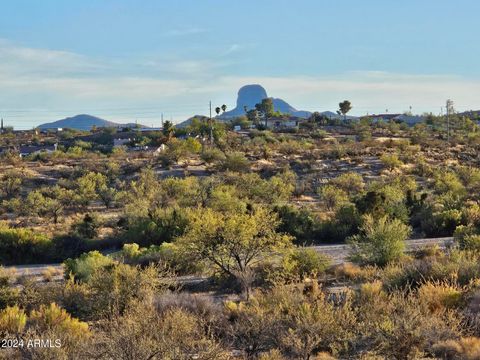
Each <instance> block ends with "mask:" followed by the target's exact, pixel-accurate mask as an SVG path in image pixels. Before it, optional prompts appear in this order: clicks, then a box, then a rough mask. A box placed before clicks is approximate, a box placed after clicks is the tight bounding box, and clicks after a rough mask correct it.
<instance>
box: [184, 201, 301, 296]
mask: <svg viewBox="0 0 480 360" xmlns="http://www.w3.org/2000/svg"><path fill="white" fill-rule="evenodd" d="M278 225H279V222H278V219H277V218H276V216H275V215H274V214H273V213H271V212H270V211H268V210H267V209H265V208H262V207H258V208H256V209H255V210H254V211H253V213H242V212H238V213H228V212H217V211H213V210H211V209H201V210H197V211H195V212H193V213H192V218H191V222H190V225H189V227H188V230H187V232H186V233H185V234H184V235H183V236H182V237H181V238H178V239H177V244H178V245H179V246H180V248H181V249H182V250H183V251H185V253H186V254H188V255H193V256H196V257H198V258H200V259H202V260H205V261H208V262H209V263H211V264H212V265H213V266H215V267H217V268H218V269H219V270H220V271H222V272H224V273H225V274H227V275H230V276H233V277H235V278H236V279H237V280H238V281H239V282H240V284H241V285H242V288H243V290H244V291H245V293H246V295H247V298H248V295H249V290H250V286H251V284H252V281H253V280H254V271H253V269H254V267H255V265H257V264H258V263H259V262H260V261H261V260H263V259H265V258H266V257H268V256H272V255H273V254H274V253H276V252H278V251H280V250H283V249H284V248H286V247H289V246H290V245H291V240H292V239H291V238H290V237H289V236H287V235H283V234H279V233H277V232H276V228H277V227H278Z"/></svg>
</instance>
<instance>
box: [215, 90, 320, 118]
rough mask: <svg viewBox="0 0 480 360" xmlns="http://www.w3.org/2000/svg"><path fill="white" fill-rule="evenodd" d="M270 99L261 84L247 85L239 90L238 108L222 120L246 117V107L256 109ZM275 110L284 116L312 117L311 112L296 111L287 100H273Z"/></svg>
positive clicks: (226, 113) (226, 114) (224, 115)
mask: <svg viewBox="0 0 480 360" xmlns="http://www.w3.org/2000/svg"><path fill="white" fill-rule="evenodd" d="M266 98H268V95H267V91H266V90H265V88H264V87H263V86H261V85H259V84H250V85H245V86H242V87H241V88H240V90H238V96H237V106H236V107H235V109H232V110H230V111H227V112H225V113H224V114H222V115H221V116H220V117H221V118H232V117H237V116H241V115H245V107H246V108H247V110H251V109H254V108H255V104H258V103H261V102H262V100H263V99H266ZM272 101H273V108H274V110H275V111H280V112H281V113H284V114H290V115H294V116H299V117H308V116H310V114H311V113H310V112H309V111H301V110H297V109H295V108H294V107H293V106H291V105H290V104H289V103H287V102H286V101H285V100H282V99H278V98H272Z"/></svg>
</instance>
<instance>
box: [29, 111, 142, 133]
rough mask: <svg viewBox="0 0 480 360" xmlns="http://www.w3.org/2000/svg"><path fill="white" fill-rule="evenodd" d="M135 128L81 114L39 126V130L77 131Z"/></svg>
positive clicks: (130, 125)
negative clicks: (100, 128)
mask: <svg viewBox="0 0 480 360" xmlns="http://www.w3.org/2000/svg"><path fill="white" fill-rule="evenodd" d="M118 126H122V127H133V126H135V124H118V123H115V122H112V121H108V120H105V119H102V118H99V117H96V116H92V115H87V114H80V115H75V116H72V117H67V118H65V119H61V120H57V121H53V122H50V123H45V124H42V125H39V126H38V128H39V129H57V128H69V129H76V130H90V129H92V127H118Z"/></svg>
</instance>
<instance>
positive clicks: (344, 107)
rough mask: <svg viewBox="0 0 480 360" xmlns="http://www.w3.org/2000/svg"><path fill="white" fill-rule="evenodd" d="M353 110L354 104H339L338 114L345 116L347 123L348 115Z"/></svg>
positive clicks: (347, 102) (344, 102)
mask: <svg viewBox="0 0 480 360" xmlns="http://www.w3.org/2000/svg"><path fill="white" fill-rule="evenodd" d="M350 110H352V104H351V103H350V101H348V100H344V101H342V102H341V103H340V104H338V114H342V115H343V120H345V121H347V114H348V112H349V111H350Z"/></svg>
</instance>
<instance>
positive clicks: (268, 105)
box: [255, 98, 274, 127]
mask: <svg viewBox="0 0 480 360" xmlns="http://www.w3.org/2000/svg"><path fill="white" fill-rule="evenodd" d="M255 108H256V109H257V111H258V112H260V113H261V114H262V116H263V118H264V120H265V127H268V118H269V117H271V116H272V115H273V111H274V110H273V100H272V98H266V99H263V100H262V102H261V103H259V104H256V105H255Z"/></svg>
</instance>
